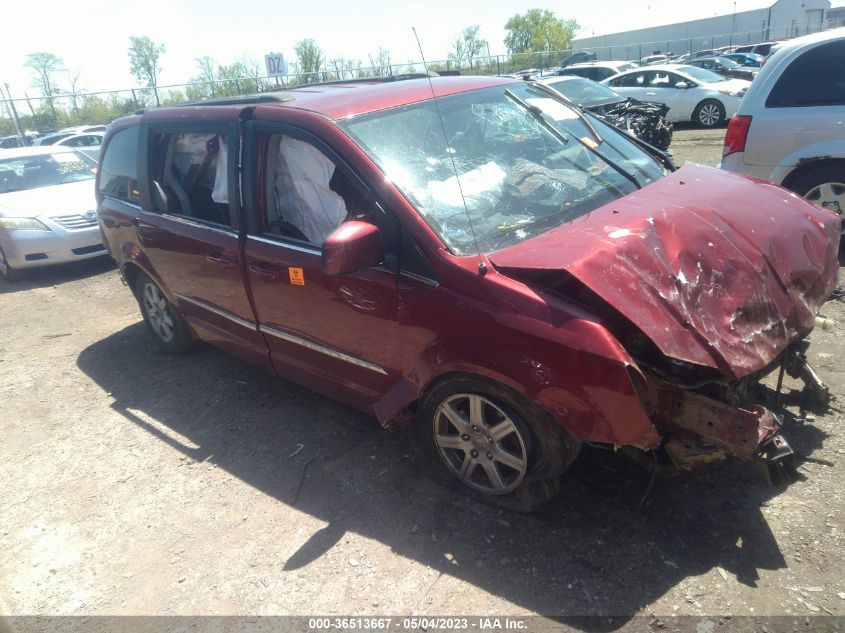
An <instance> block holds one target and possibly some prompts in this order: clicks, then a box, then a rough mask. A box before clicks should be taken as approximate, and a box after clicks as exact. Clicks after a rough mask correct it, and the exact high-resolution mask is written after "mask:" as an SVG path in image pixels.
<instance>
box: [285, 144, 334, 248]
mask: <svg viewBox="0 0 845 633" xmlns="http://www.w3.org/2000/svg"><path fill="white" fill-rule="evenodd" d="M334 170H335V166H334V163H332V161H330V160H329V159H328V158H326V156H325V155H324V154H323V153H322V152H321V151H320V150H318V149H317V148H316V147H314V146H313V145H310V144H309V143H305V142H303V141H299V140H297V139H295V138H291V137H289V136H283V137H282V140H281V141H280V142H279V160H278V162H277V163H276V179H275V182H274V191H275V194H276V195H275V196H274V198H275V202H276V214H277V216H278V217H280V218H283V219H284V220H286V221H287V222H290V223H291V224H293V225H294V226H295V227H296V228H298V229H299V230H300V231H302V232H303V233H304V234H305V236H306V237H307V238H308V241H310V242H312V243H314V244H322V243H323V242H325V241H326V238H327V237H328V236H329V234H330V233H332V232H333V231H334V230H335V229H336V228H337V227H338V226H340V224H341V223H342V222H343V220H344V219H345V218H346V205H345V204H344V202H343V198H341V197H340V196H339V195H337V194H336V193H335V192H334V191H332V190H331V189H329V181H330V180H331V179H332V175H333V174H334Z"/></svg>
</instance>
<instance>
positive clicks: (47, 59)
mask: <svg viewBox="0 0 845 633" xmlns="http://www.w3.org/2000/svg"><path fill="white" fill-rule="evenodd" d="M24 66H26V67H27V68H29V69H30V70H32V72H33V74H34V81H33V86H35V87H37V88H39V89H40V90H41V94H42V95H43V96H44V97H45V98H46V99H47V103H48V105H49V106H50V112H52V114H53V120H55V119H56V108H55V107H54V106H53V95H55V94H58V93H59V92H60V91H59V90H58V87H57V86H56V73H58V72H64V70H65V65H64V62H63V61H62V58H61V57H59V56H58V55H54V54H53V53H47V52H45V51H38V52H37V53H30V54H28V55H27V56H26V61H24Z"/></svg>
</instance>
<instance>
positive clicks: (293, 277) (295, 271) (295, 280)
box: [288, 268, 305, 286]
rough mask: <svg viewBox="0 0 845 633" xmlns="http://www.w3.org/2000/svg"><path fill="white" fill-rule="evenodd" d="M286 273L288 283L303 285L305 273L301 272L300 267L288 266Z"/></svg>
mask: <svg viewBox="0 0 845 633" xmlns="http://www.w3.org/2000/svg"><path fill="white" fill-rule="evenodd" d="M288 274H289V275H290V283H291V284H292V285H294V286H304V285H305V275H304V274H302V269H301V268H288Z"/></svg>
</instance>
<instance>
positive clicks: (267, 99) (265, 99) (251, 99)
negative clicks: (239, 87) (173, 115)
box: [173, 92, 293, 108]
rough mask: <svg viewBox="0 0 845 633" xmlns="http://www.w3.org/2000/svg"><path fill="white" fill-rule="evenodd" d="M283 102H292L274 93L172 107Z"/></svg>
mask: <svg viewBox="0 0 845 633" xmlns="http://www.w3.org/2000/svg"><path fill="white" fill-rule="evenodd" d="M283 101H293V97H289V96H287V95H280V94H278V93H275V92H262V93H259V94H252V95H242V96H235V97H215V98H212V99H198V100H197V101H185V102H183V103H174V104H173V107H178V108H181V107H185V106H188V107H190V106H195V105H255V104H256V103H281V102H283Z"/></svg>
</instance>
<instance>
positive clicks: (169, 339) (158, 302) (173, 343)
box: [135, 272, 195, 354]
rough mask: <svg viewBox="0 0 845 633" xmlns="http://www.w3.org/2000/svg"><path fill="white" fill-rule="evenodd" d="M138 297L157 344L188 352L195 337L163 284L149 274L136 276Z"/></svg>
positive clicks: (177, 352)
mask: <svg viewBox="0 0 845 633" xmlns="http://www.w3.org/2000/svg"><path fill="white" fill-rule="evenodd" d="M135 297H136V298H137V299H138V304H139V305H140V306H141V315H142V316H143V317H144V324H145V325H146V326H147V330H149V332H150V334H152V336H153V339H155V342H156V344H157V345H158V346H159V347H160V348H161V350H162V351H164V352H167V353H168V354H185V353H187V352H189V351H190V350H191V349H192V348H193V347H194V344H195V343H194V338H193V336H192V335H191V330H190V328H189V327H188V324H187V323H185V320H184V319H183V318H182V317H181V316H180V315H179V313H178V312H177V311H176V309H175V308H174V307H173V305H171V303H170V302H169V301H168V300H167V297H165V295H164V293H163V292H162V291H161V288H159V287H158V285H157V284H156V283H155V282H154V281H153V280H152V279H150V278H149V277H148V276H147V275H146V274H144V273H142V272H139V273H138V275H137V277H136V279H135Z"/></svg>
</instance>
